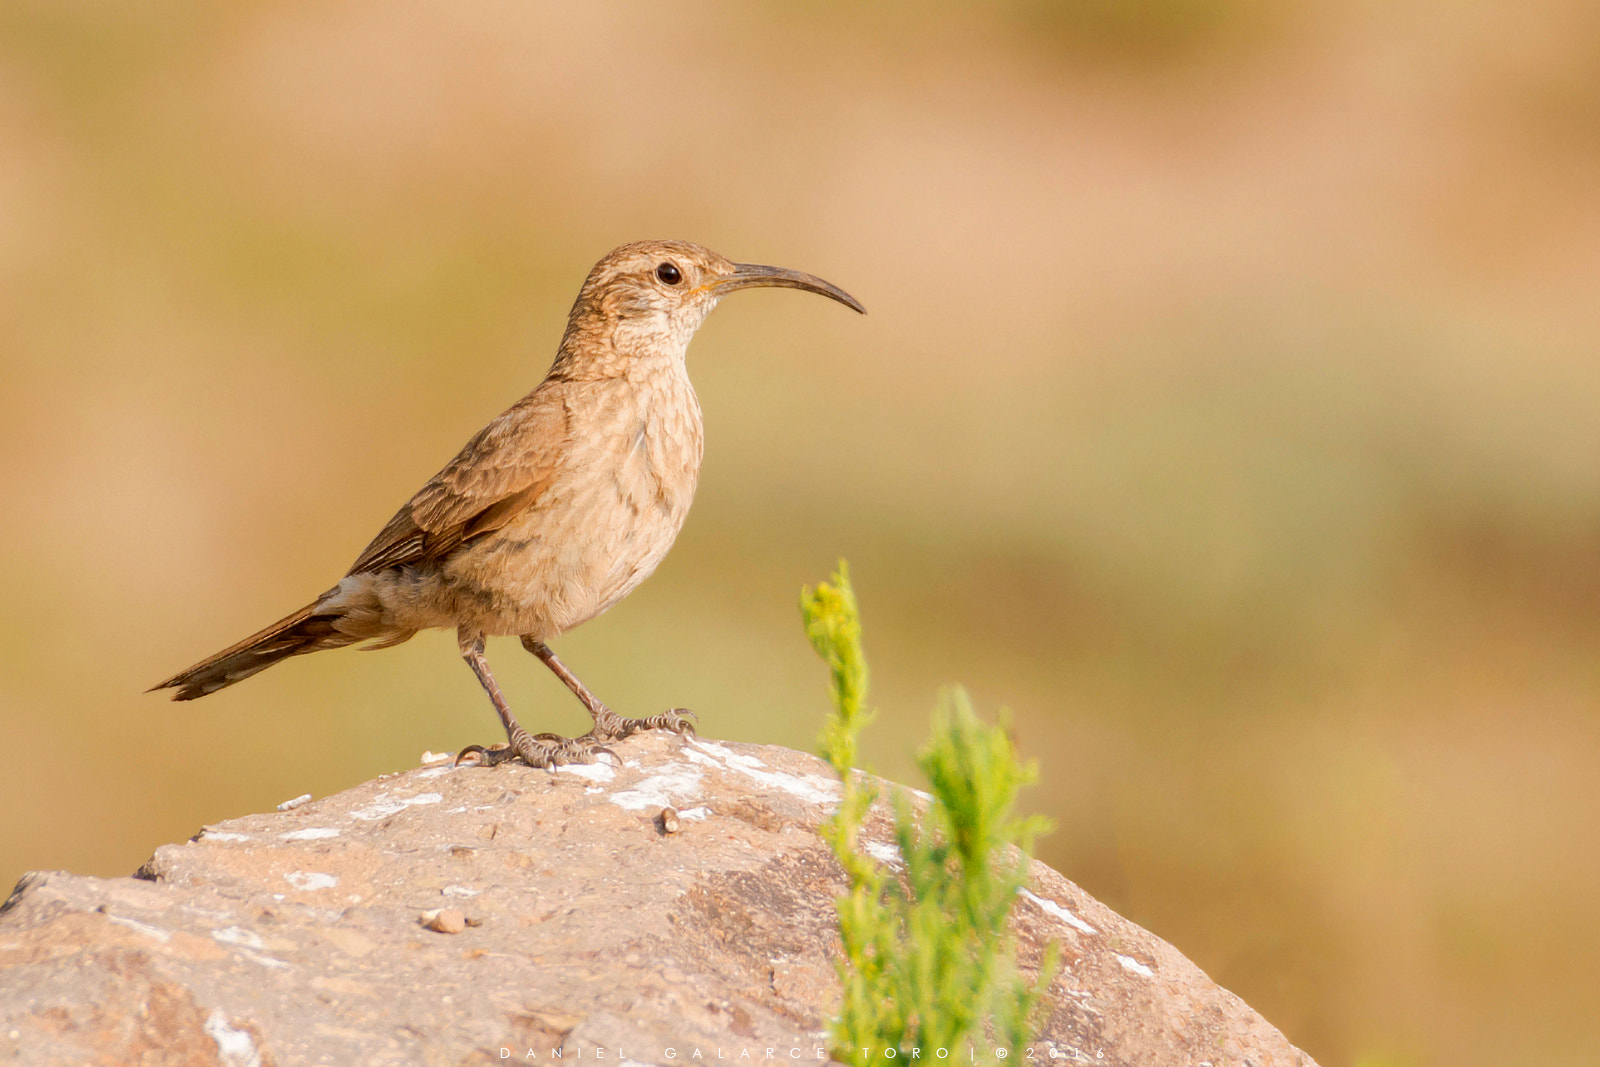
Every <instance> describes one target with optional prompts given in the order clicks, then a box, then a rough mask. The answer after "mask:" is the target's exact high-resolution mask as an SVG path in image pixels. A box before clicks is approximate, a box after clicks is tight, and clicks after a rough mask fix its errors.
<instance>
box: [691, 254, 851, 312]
mask: <svg viewBox="0 0 1600 1067" xmlns="http://www.w3.org/2000/svg"><path fill="white" fill-rule="evenodd" d="M758 286H774V287H777V288H780V289H804V290H806V292H808V293H818V294H820V295H822V296H825V297H828V298H829V299H831V300H837V301H839V303H841V304H843V305H844V306H845V307H847V308H849V309H851V310H852V311H859V312H860V313H861V314H863V315H865V314H866V313H867V309H866V308H864V307H862V306H861V301H859V300H857V299H856V298H855V297H853V296H851V295H850V294H849V293H847V292H845V291H844V290H843V289H841V288H839V287H838V286H837V285H834V284H833V283H832V282H825V281H823V280H822V279H821V278H818V277H817V276H816V275H814V274H806V273H804V272H802V271H798V270H788V269H787V268H784V267H764V266H762V265H761V264H759V263H735V264H734V265H733V273H732V274H724V275H722V276H720V277H717V278H713V279H712V280H711V281H710V282H708V283H707V284H706V288H708V289H710V290H711V291H712V292H714V293H716V294H717V295H718V296H722V295H723V294H724V293H731V292H733V291H734V290H735V289H754V288H756V287H758Z"/></svg>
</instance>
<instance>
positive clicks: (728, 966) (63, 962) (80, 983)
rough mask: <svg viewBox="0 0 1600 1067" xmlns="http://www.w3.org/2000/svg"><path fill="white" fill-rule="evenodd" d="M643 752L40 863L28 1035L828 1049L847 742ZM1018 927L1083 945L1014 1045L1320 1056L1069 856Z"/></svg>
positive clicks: (10, 932) (510, 772)
mask: <svg viewBox="0 0 1600 1067" xmlns="http://www.w3.org/2000/svg"><path fill="white" fill-rule="evenodd" d="M616 751H617V755H618V756H619V757H620V758H621V765H620V766H615V765H610V764H602V765H592V766H580V767H565V768H562V769H561V770H560V771H559V772H557V773H547V772H545V771H535V770H531V769H529V768H527V767H522V766H514V765H505V766H501V767H497V768H493V769H485V768H475V767H469V768H460V769H452V768H450V767H449V766H448V765H443V766H425V767H423V768H420V769H417V770H412V771H406V772H404V773H400V774H393V775H386V776H384V777H382V778H379V779H377V780H376V781H372V782H367V783H365V784H362V785H358V786H356V787H354V788H352V789H349V790H346V791H345V792H343V793H340V794H338V795H336V796H331V797H326V798H323V799H320V800H313V801H310V802H305V803H299V804H297V805H295V806H292V807H289V810H286V811H280V812H272V813H268V814H260V815H250V816H246V817H244V818H240V819H233V820H230V821H228V822H225V823H221V824H218V825H216V826H208V827H206V828H205V829H203V830H202V831H201V832H200V833H199V834H197V835H196V836H195V837H194V839H193V840H191V841H189V842H187V843H185V844H181V845H166V846H163V847H162V848H160V849H158V850H157V851H156V854H155V855H154V856H153V857H152V858H151V859H150V861H149V862H148V863H147V864H146V865H145V867H144V868H143V869H142V870H141V871H140V872H139V877H134V878H111V879H100V878H86V877H81V876H78V875H73V874H67V873H61V872H50V873H34V874H30V875H27V876H26V877H24V878H23V879H22V881H21V882H19V883H18V887H17V890H16V892H15V893H14V894H13V895H12V897H11V900H10V901H9V902H8V903H7V905H6V908H5V910H4V912H3V913H0V1060H7V1061H11V1062H19V1063H27V1064H58V1063H59V1064H68V1063H71V1064H80V1063H99V1064H135V1063H136V1064H149V1065H156V1064H225V1065H229V1067H234V1065H238V1067H243V1065H260V1067H266V1065H279V1067H288V1065H296V1064H323V1063H325V1064H357V1063H359V1064H363V1065H378V1064H441V1065H442V1064H450V1065H455V1064H490V1063H504V1062H510V1061H516V1062H548V1061H551V1060H552V1059H553V1058H554V1057H555V1054H556V1053H557V1051H558V1050H559V1052H560V1060H558V1061H557V1062H564V1061H566V1060H574V1059H576V1060H583V1061H597V1062H600V1063H604V1062H605V1061H608V1060H609V1061H615V1062H622V1061H627V1060H631V1061H635V1062H641V1063H657V1064H668V1063H672V1062H675V1061H688V1062H690V1063H694V1062H696V1061H697V1059H698V1062H702V1063H703V1062H707V1061H714V1060H718V1059H721V1060H726V1061H731V1062H733V1063H735V1064H740V1065H742V1064H750V1063H755V1062H758V1061H766V1060H770V1059H780V1060H785V1061H790V1062H795V1061H801V1062H804V1061H817V1060H819V1059H826V1052H825V1048H826V1039H825V1036H824V1029H825V1027H826V1024H827V1019H828V1016H829V1013H830V1011H831V1010H832V1008H833V1006H834V1001H835V998H836V996H837V979H836V977H835V975H834V970H833V953H834V952H835V951H836V950H837V939H836V936H835V934H834V932H833V931H834V914H833V899H834V897H835V896H836V894H838V893H839V891H840V889H841V887H842V885H843V881H842V879H843V876H842V873H841V872H840V870H839V868H838V867H837V865H836V864H835V862H834V861H833V858H832V856H831V855H830V853H829V852H828V849H827V847H826V846H825V845H824V844H823V843H822V842H821V840H820V839H819V838H818V836H817V833H816V830H817V826H818V824H819V823H820V822H821V821H822V819H823V818H825V817H826V815H827V814H828V812H829V810H830V809H831V807H832V802H833V801H834V800H835V799H836V797H837V795H838V786H837V782H836V780H835V779H834V777H833V775H832V773H831V771H830V770H829V769H828V767H827V765H826V764H824V763H822V762H821V761H819V760H817V759H816V758H814V757H811V756H807V755H804V754H801V753H798V752H793V751H790V750H787V749H780V748H768V747H760V746H753V745H741V744H729V743H715V742H704V741H701V742H680V741H679V740H678V739H677V738H671V737H662V736H643V737H637V738H633V739H630V740H629V741H627V742H626V743H624V744H621V745H619V746H617V750H616ZM880 807H882V804H881V803H880ZM875 820H876V822H875V823H874V824H873V825H871V826H869V833H868V835H867V840H868V841H869V842H879V843H887V842H888V841H890V840H891V837H890V835H889V823H888V818H887V815H886V813H885V812H881V811H880V812H877V813H875ZM874 848H875V851H878V852H883V851H884V850H883V848H881V847H879V846H874ZM1015 925H1016V930H1017V933H1018V936H1019V946H1020V947H1019V955H1020V958H1021V960H1022V963H1023V965H1024V968H1025V969H1027V968H1029V967H1032V966H1034V965H1035V964H1036V962H1037V960H1038V957H1039V952H1040V948H1041V946H1042V945H1044V944H1046V943H1048V942H1049V941H1052V940H1056V941H1060V942H1061V946H1062V957H1061V958H1062V965H1061V968H1060V970H1059V973H1058V974H1057V976H1056V979H1055V981H1054V982H1053V983H1052V985H1051V988H1050V989H1049V991H1048V993H1047V994H1046V998H1045V999H1046V1004H1047V1012H1048V1016H1047V1018H1046V1021H1045V1024H1044V1027H1043V1030H1042V1032H1041V1035H1040V1037H1039V1039H1038V1040H1037V1041H1036V1042H1035V1043H1034V1046H1033V1048H1032V1049H1031V1050H1010V1054H1011V1055H1013V1056H1019V1057H1021V1058H1022V1059H1023V1060H1024V1061H1026V1060H1028V1059H1032V1060H1035V1061H1042V1060H1052V1061H1053V1062H1056V1063H1062V1064H1069V1063H1093V1064H1130V1065H1132V1064H1138V1065H1142V1067H1152V1065H1164V1064H1173V1065H1201V1064H1213V1065H1216V1067H1221V1065H1222V1064H1224V1063H1226V1064H1255V1065H1257V1067H1271V1065H1291V1064H1293V1065H1306V1067H1314V1065H1313V1064H1312V1061H1311V1059H1310V1057H1308V1056H1306V1055H1305V1054H1304V1053H1302V1052H1300V1051H1299V1050H1298V1049H1296V1048H1294V1047H1293V1046H1292V1045H1290V1044H1289V1043H1288V1041H1287V1040H1285V1039H1284V1037H1283V1035H1282V1034H1280V1033H1279V1032H1278V1031H1277V1030H1275V1029H1273V1027H1272V1026H1270V1025H1269V1024H1268V1023H1267V1022H1266V1021H1265V1020H1263V1019H1262V1018H1261V1017H1260V1016H1259V1015H1257V1014H1256V1013H1255V1012H1254V1011H1252V1010H1251V1009H1250V1008H1249V1007H1248V1006H1246V1005H1245V1004H1244V1003H1243V1002H1242V1001H1240V1000H1239V999H1238V998H1237V997H1235V996H1233V995H1232V994H1231V993H1229V992H1227V991H1226V990H1224V989H1221V988H1220V987H1218V986H1217V985H1216V984H1214V983H1213V982H1211V981H1210V979H1208V978H1207V977H1206V976H1205V975H1204V974H1202V973H1201V972H1200V970H1199V969H1198V968H1196V967H1195V966H1194V965H1193V964H1192V963H1190V962H1189V961H1188V960H1187V959H1185V958H1184V957H1183V956H1182V955H1180V954H1179V953H1178V952H1177V950H1176V949H1174V948H1173V947H1172V946H1170V945H1168V944H1167V943H1165V942H1164V941H1162V940H1160V939H1159V938H1157V937H1155V936H1154V935H1153V934H1150V933H1148V932H1146V931H1145V930H1142V929H1140V928H1139V927H1137V926H1134V925H1133V924H1132V923H1130V922H1128V921H1127V920H1125V919H1123V918H1121V917H1120V916H1118V915H1116V914H1115V913H1113V912H1111V911H1110V910H1108V909H1107V908H1105V907H1103V906H1102V905H1100V904H1099V903H1098V902H1096V901H1095V900H1093V899H1092V898H1090V897H1089V896H1088V895H1087V894H1086V893H1084V892H1083V891H1082V890H1081V889H1079V888H1078V887H1077V886H1075V885H1073V884H1072V883H1071V882H1069V881H1067V880H1066V879H1065V878H1063V877H1061V875H1059V874H1057V873H1056V872H1055V871H1053V870H1051V869H1049V868H1048V867H1045V866H1044V865H1043V864H1040V863H1034V864H1033V866H1032V869H1031V876H1030V881H1029V889H1028V891H1027V892H1025V894H1024V895H1023V897H1022V899H1021V900H1020V901H1019V902H1018V906H1017V908H1016V923H1015ZM936 1055H937V1054H936V1051H935V1050H924V1051H923V1054H922V1056H923V1058H924V1059H929V1060H935V1059H936ZM968 1055H969V1053H968V1051H967V1050H965V1049H960V1050H952V1051H951V1053H950V1058H951V1060H952V1062H954V1061H956V1060H958V1059H962V1058H965V1057H967V1056H968ZM887 1062H893V1061H887Z"/></svg>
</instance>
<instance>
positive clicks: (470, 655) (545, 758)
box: [456, 637, 605, 767]
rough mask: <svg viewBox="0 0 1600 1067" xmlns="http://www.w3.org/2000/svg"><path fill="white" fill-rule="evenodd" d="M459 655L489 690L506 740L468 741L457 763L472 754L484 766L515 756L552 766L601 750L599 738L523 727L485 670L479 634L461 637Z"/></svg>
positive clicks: (588, 758)
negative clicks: (537, 731) (486, 744)
mask: <svg viewBox="0 0 1600 1067" xmlns="http://www.w3.org/2000/svg"><path fill="white" fill-rule="evenodd" d="M461 658H462V659H464V660H466V661H467V666H469V667H471V668H472V673H473V674H475V675H477V676H478V683H479V684H480V685H482V686H483V691H484V692H486V693H488V694H489V700H490V701H491V702H492V703H493V704H494V710H495V713H496V714H498V715H499V716H500V722H501V723H502V724H503V725H504V726H505V728H506V740H507V741H508V742H509V744H501V745H492V746H490V747H488V748H484V747H483V746H482V745H468V746H467V747H466V748H464V749H462V750H461V752H460V754H459V755H457V756H456V764H457V765H458V766H459V765H460V764H461V762H462V761H463V760H464V759H466V758H467V757H468V756H469V755H472V756H475V757H476V760H475V761H474V762H477V763H481V764H483V765H484V766H486V767H493V766H494V765H495V764H497V763H505V762H506V761H507V760H512V759H516V758H517V757H519V756H520V757H521V758H522V759H523V760H524V761H525V762H526V763H527V764H528V765H529V766H532V767H555V766H558V765H560V764H563V763H588V762H590V761H591V760H593V759H594V756H595V753H597V752H603V751H605V749H604V748H603V747H602V746H601V744H600V739H599V738H596V739H593V740H590V739H589V738H565V737H559V736H557V735H556V734H539V735H537V736H535V735H533V734H530V733H528V731H526V730H524V729H523V728H522V724H521V723H519V722H517V718H516V716H515V715H513V714H511V706H510V705H509V704H507V703H506V698H505V697H504V696H503V695H501V693H500V686H499V684H498V683H496V682H495V680H494V675H493V674H490V673H489V661H488V660H487V659H485V658H484V655H483V638H482V637H475V638H471V639H463V640H462V641H461Z"/></svg>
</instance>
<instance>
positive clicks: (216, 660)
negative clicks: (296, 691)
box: [146, 598, 361, 700]
mask: <svg viewBox="0 0 1600 1067" xmlns="http://www.w3.org/2000/svg"><path fill="white" fill-rule="evenodd" d="M324 603H325V598H324V599H318V600H314V601H312V602H311V603H310V604H307V605H306V606H305V607H303V608H301V609H300V610H299V611H297V612H295V613H294V614H293V615H288V616H285V617H284V618H282V619H279V620H278V621H277V622H275V623H273V624H272V625H271V626H268V627H267V628H266V629H264V630H261V631H259V632H257V633H253V634H251V635H250V636H249V637H247V638H245V639H244V640H243V641H240V642H239V643H237V644H234V645H229V646H228V647H227V648H225V649H223V650H222V651H221V652H218V653H217V654H216V655H214V656H207V657H206V658H205V659H203V660H201V661H200V662H199V663H196V664H195V665H194V666H193V667H190V668H189V669H188V670H186V671H180V672H178V673H177V674H174V675H173V676H172V677H171V678H168V679H167V680H166V681H164V682H162V683H160V684H159V685H153V686H151V687H150V688H149V689H148V690H146V692H151V693H153V692H155V691H156V690H158V689H176V690H177V692H176V693H174V694H173V695H172V699H173V700H193V699H195V698H196V697H203V696H205V695H207V694H208V693H215V692H216V691H217V690H218V689H225V688H227V687H228V686H230V685H232V684H233V683H234V682H238V681H242V680H243V679H245V678H248V677H250V676H251V675H252V674H255V673H256V672H258V671H264V670H266V669H267V668H268V667H270V666H272V665H273V664H274V663H277V662H278V661H279V660H282V659H288V658H289V657H290V656H298V655H301V654H302V653H305V652H317V651H319V650H321V649H324V648H339V647H341V646H344V645H348V644H353V643H354V642H356V641H359V640H361V638H360V637H355V636H352V635H350V634H347V633H344V632H341V631H340V630H339V629H338V622H339V620H340V619H341V618H343V617H344V613H343V612H342V611H339V610H334V611H326V610H322V609H323V605H324Z"/></svg>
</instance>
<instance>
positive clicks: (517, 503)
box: [349, 382, 570, 574]
mask: <svg viewBox="0 0 1600 1067" xmlns="http://www.w3.org/2000/svg"><path fill="white" fill-rule="evenodd" d="M551 384H552V383H548V382H547V383H546V385H547V386H549V385H551ZM562 399H563V398H562V397H561V396H560V394H559V392H558V390H556V389H554V388H545V387H541V388H540V389H536V390H535V391H534V392H532V393H530V394H529V395H528V396H526V397H524V398H523V399H522V400H521V401H520V402H518V403H517V404H516V405H515V406H514V407H512V408H511V409H510V410H509V411H507V412H505V414H503V415H501V416H500V417H499V418H497V419H495V420H494V421H493V422H491V423H490V424H489V425H487V426H485V427H484V428H483V429H482V430H480V431H479V432H478V433H477V435H476V436H474V437H473V438H472V440H470V441H468V442H467V444H466V446H465V447H464V448H462V450H461V451H460V452H459V453H457V455H456V457H455V458H454V459H452V460H451V461H450V462H449V463H448V464H446V465H445V468H444V469H443V470H441V471H440V472H439V473H438V474H436V475H434V476H433V477H432V478H431V479H429V481H428V484H427V485H425V486H423V487H422V488H421V489H420V490H418V491H417V494H416V495H415V496H413V497H412V498H411V499H410V500H409V501H407V502H406V503H405V505H404V506H402V507H401V508H400V510H399V511H398V512H396V513H395V516H394V518H392V519H390V520H389V522H388V524H387V525H386V526H384V528H383V529H382V530H381V531H380V532H379V533H378V536H377V537H374V538H373V539H372V543H371V544H369V545H368V546H367V547H366V548H365V549H363V550H362V552H361V555H360V556H358V557H357V558H356V561H355V563H354V565H352V566H351V568H350V571H349V573H350V574H363V573H368V572H372V571H380V570H383V569H384V568H386V567H399V566H404V565H406V564H417V563H426V562H430V561H433V560H439V559H443V558H445V557H446V556H448V555H449V554H450V553H452V552H454V551H455V550H456V549H457V548H459V547H460V546H461V545H462V544H464V543H466V542H468V541H470V540H472V539H473V538H475V537H481V536H483V535H484V534H486V533H490V532H492V531H494V530H498V529H500V528H501V527H502V526H505V525H506V524H507V523H509V522H511V521H512V520H513V519H515V518H516V517H517V516H518V515H521V514H522V513H523V512H525V511H527V510H528V509H529V508H531V507H534V506H536V505H537V503H538V501H539V498H540V497H541V496H542V495H543V494H544V492H545V490H547V489H548V488H549V487H550V486H551V484H553V483H554V481H555V479H556V477H557V475H558V474H559V473H560V469H561V463H562V460H563V457H565V456H566V455H567V454H568V447H567V446H568V442H569V438H570V433H569V423H568V419H567V408H566V405H565V404H564V403H563V402H562Z"/></svg>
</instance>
